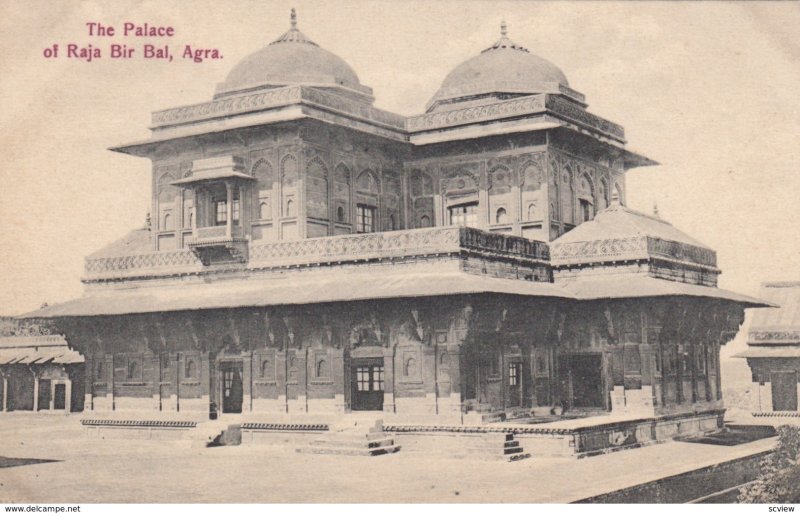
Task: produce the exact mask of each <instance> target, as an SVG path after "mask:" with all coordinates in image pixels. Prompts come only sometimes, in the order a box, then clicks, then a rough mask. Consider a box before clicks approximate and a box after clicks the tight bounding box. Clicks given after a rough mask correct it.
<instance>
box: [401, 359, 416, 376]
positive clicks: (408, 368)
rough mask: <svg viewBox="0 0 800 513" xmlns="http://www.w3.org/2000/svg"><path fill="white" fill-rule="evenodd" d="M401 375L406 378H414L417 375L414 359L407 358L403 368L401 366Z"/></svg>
mask: <svg viewBox="0 0 800 513" xmlns="http://www.w3.org/2000/svg"><path fill="white" fill-rule="evenodd" d="M403 375H404V376H406V377H409V376H416V375H417V360H416V359H414V358H409V359H408V360H406V364H405V366H403Z"/></svg>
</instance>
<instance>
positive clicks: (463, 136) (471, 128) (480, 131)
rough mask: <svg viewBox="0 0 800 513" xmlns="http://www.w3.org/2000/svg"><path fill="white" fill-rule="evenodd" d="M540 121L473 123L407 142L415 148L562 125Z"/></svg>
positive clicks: (418, 135)
mask: <svg viewBox="0 0 800 513" xmlns="http://www.w3.org/2000/svg"><path fill="white" fill-rule="evenodd" d="M538 118H541V119H530V118H525V117H521V118H512V119H501V120H495V121H491V122H489V123H481V124H477V123H473V124H468V125H461V126H457V127H447V128H443V129H441V130H428V131H424V132H418V133H415V134H411V135H410V136H409V141H410V142H411V143H412V144H414V145H415V146H425V145H428V144H436V143H440V142H451V141H461V140H470V139H480V138H482V137H491V136H495V135H505V134H513V133H520V132H541V131H543V130H551V129H553V128H559V127H562V126H563V125H561V124H559V123H554V122H552V121H550V120H547V119H546V117H544V116H539V117H538ZM525 119H529V120H530V122H528V123H520V124H513V122H514V121H519V120H525Z"/></svg>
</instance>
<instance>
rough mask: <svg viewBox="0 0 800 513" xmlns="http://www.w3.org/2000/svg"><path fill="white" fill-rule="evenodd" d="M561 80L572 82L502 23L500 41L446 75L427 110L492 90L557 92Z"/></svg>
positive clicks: (566, 83) (499, 92)
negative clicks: (518, 41) (517, 40)
mask: <svg viewBox="0 0 800 513" xmlns="http://www.w3.org/2000/svg"><path fill="white" fill-rule="evenodd" d="M559 84H561V85H564V86H569V82H568V81H567V77H566V76H565V75H564V73H563V72H562V71H561V70H560V69H558V67H556V66H555V65H554V64H553V63H551V62H550V61H547V60H545V59H543V58H541V57H539V56H536V55H533V54H532V53H530V52H529V51H528V50H527V49H526V48H523V47H521V46H519V45H517V44H516V43H514V42H513V41H512V40H510V39H509V38H508V37H507V36H506V26H505V23H503V25H502V26H501V37H500V39H498V40H497V42H495V43H494V44H493V45H492V46H490V47H489V48H487V49H485V50H484V51H483V52H481V53H480V54H479V55H477V56H475V57H473V58H471V59H469V60H467V61H465V62H463V63H461V64H459V65H458V66H456V68H455V69H454V70H453V71H451V72H450V74H448V75H447V77H446V78H445V79H444V82H442V85H441V87H440V88H439V90H438V91H437V92H436V94H435V95H434V96H433V98H431V100H430V101H429V102H428V110H429V111H430V110H433V108H434V107H437V106H439V105H441V104H451V103H453V102H460V101H466V100H468V99H472V98H474V97H476V96H480V95H487V94H492V93H495V94H503V93H508V94H537V93H547V92H553V93H558V86H559Z"/></svg>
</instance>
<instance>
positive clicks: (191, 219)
mask: <svg viewBox="0 0 800 513" xmlns="http://www.w3.org/2000/svg"><path fill="white" fill-rule="evenodd" d="M193 226H194V212H189V224H188V225H187V226H186V227H187V228H191V227H193Z"/></svg>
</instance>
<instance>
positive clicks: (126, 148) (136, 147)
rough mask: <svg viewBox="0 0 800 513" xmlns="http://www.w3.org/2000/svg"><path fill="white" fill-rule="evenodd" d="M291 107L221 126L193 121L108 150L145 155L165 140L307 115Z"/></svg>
mask: <svg viewBox="0 0 800 513" xmlns="http://www.w3.org/2000/svg"><path fill="white" fill-rule="evenodd" d="M291 107H292V109H291V110H289V109H286V110H283V111H282V112H278V113H277V115H273V116H269V117H268V118H267V117H266V116H258V115H259V114H263V113H264V112H256V113H252V112H248V113H246V114H247V115H248V116H240V117H239V119H238V121H239V122H237V123H236V124H227V125H223V126H219V124H218V123H217V124H216V126H214V127H210V126H208V125H209V124H210V122H209V121H208V120H204V121H201V122H198V123H193V124H191V125H186V126H187V127H190V129H187V130H182V131H180V132H177V131H172V130H167V131H165V132H164V133H163V135H162V134H153V136H152V137H151V138H149V139H145V140H142V141H134V142H131V143H127V144H121V145H119V146H111V147H109V148H108V150H109V151H114V152H117V153H124V154H127V155H133V156H136V157H146V156H148V155H149V154H150V153H151V151H152V150H153V149H154V148H155V147H156V146H157V145H159V144H163V143H165V142H176V141H180V140H185V139H191V138H193V137H197V136H199V135H206V134H222V133H225V132H230V131H233V130H239V129H242V128H252V127H256V126H260V125H269V124H278V123H284V122H290V121H297V120H300V119H303V118H307V117H308V116H306V115H305V114H303V112H302V109H301V108H300V106H298V105H292V106H291ZM255 116H258V119H253V118H254V117H255ZM245 117H247V118H249V119H247V120H245V119H244V118H245ZM213 121H216V120H213Z"/></svg>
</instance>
